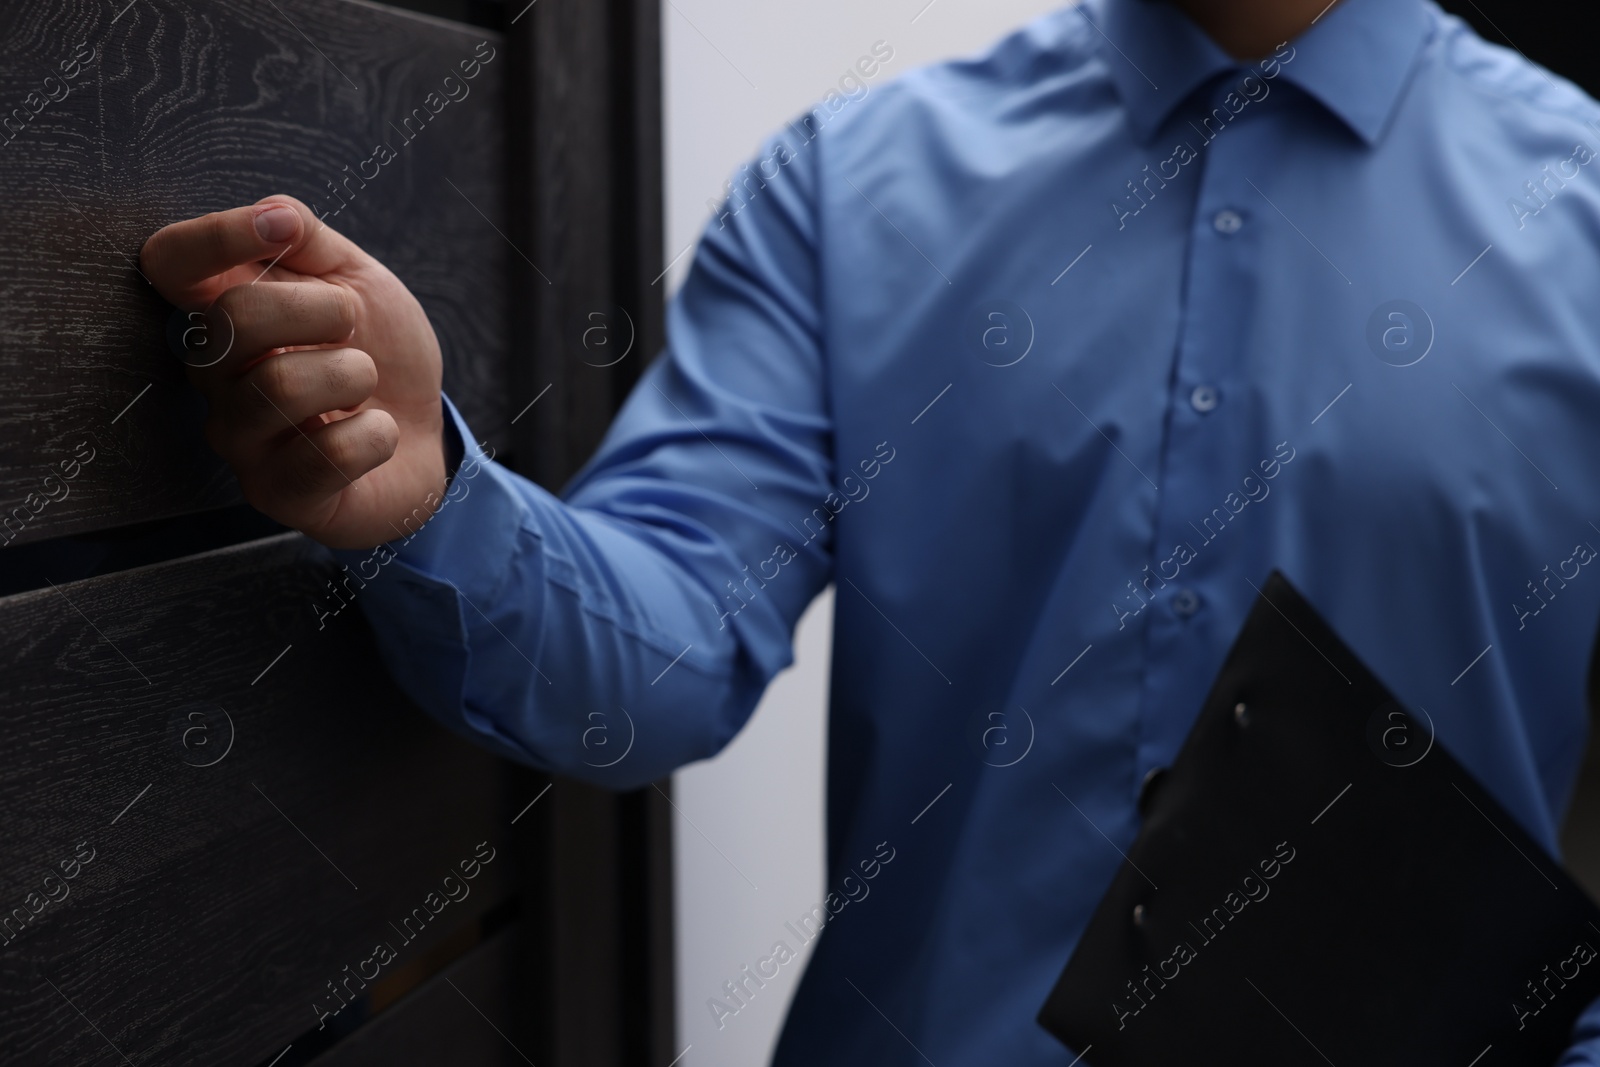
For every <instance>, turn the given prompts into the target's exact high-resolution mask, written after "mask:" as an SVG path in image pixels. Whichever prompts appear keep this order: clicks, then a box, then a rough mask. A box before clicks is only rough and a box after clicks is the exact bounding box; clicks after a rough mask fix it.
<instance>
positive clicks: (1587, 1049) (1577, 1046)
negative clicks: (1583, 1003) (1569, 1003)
mask: <svg viewBox="0 0 1600 1067" xmlns="http://www.w3.org/2000/svg"><path fill="white" fill-rule="evenodd" d="M1556 1067H1600V1000H1595V1001H1592V1002H1591V1003H1590V1004H1589V1006H1588V1007H1587V1008H1585V1009H1584V1010H1583V1014H1582V1015H1580V1016H1578V1021H1577V1022H1576V1023H1574V1024H1573V1027H1572V1045H1571V1046H1570V1047H1569V1048H1568V1049H1567V1051H1566V1054H1565V1055H1563V1056H1562V1057H1561V1060H1560V1062H1559V1063H1557V1065H1556Z"/></svg>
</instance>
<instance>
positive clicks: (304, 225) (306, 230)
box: [139, 196, 355, 308]
mask: <svg viewBox="0 0 1600 1067" xmlns="http://www.w3.org/2000/svg"><path fill="white" fill-rule="evenodd" d="M354 248H355V246H354V245H352V244H350V243H349V242H348V241H346V240H345V239H344V238H343V237H340V236H339V235H338V234H337V233H335V232H334V231H333V230H330V229H328V227H327V226H325V225H323V224H322V223H321V222H320V221H319V220H318V219H317V218H316V216H315V215H314V214H312V212H311V209H310V208H308V207H306V206H305V205H304V204H302V203H301V202H300V201H298V200H296V199H294V198H293V197H290V196H269V197H267V198H265V199H264V200H260V201H258V202H256V203H255V204H252V205H250V206H249V207H239V208H232V209H230V210H228V211H216V212H213V213H211V214H209V215H201V216H200V217H199V218H193V219H185V220H184V221H182V222H175V223H172V224H171V225H169V226H163V227H162V228H161V229H160V230H157V231H156V232H155V233H154V234H153V235H151V237H150V239H149V240H148V241H146V242H145V243H144V247H143V248H141V249H140V250H139V262H140V266H141V267H142V268H143V270H144V274H145V276H146V277H147V278H149V279H150V282H151V284H153V285H154V286H155V287H156V289H157V291H159V292H160V293H161V295H162V296H164V297H166V298H167V299H168V300H169V301H171V302H172V303H174V304H177V305H178V306H179V307H184V308H199V307H204V306H205V305H207V304H209V303H210V302H211V301H212V300H213V299H215V297H216V296H217V295H218V293H219V292H220V291H221V290H222V289H224V288H226V287H227V286H228V285H231V284H236V281H237V280H236V279H235V280H223V279H224V276H225V275H226V274H227V273H228V272H229V271H231V270H233V269H234V268H237V267H241V266H245V265H248V264H257V265H260V267H261V269H262V270H265V268H266V266H267V265H268V264H270V263H274V262H277V263H282V264H283V265H284V266H285V267H286V268H288V269H291V270H297V271H300V272H302V273H306V274H314V275H320V274H325V273H327V272H328V271H329V270H332V269H333V268H334V267H335V266H337V265H338V264H339V263H341V262H343V261H344V260H345V259H347V258H348V256H349V255H350V253H351V251H352V250H353V249H354Z"/></svg>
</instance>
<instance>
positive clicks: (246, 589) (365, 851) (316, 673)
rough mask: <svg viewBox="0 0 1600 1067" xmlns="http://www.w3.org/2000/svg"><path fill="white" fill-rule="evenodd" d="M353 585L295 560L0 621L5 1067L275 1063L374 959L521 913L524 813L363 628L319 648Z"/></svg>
mask: <svg viewBox="0 0 1600 1067" xmlns="http://www.w3.org/2000/svg"><path fill="white" fill-rule="evenodd" d="M335 573H336V569H335V568H334V567H333V565H332V564H331V561H329V560H328V559H327V557H326V554H325V553H324V552H323V551H322V550H321V549H319V548H317V547H316V546H314V545H312V544H311V543H310V542H308V541H306V540H305V539H303V538H301V537H300V536H299V535H297V534H288V535H284V536H282V537H277V538H272V539H268V540H265V541H260V542H255V543H253V544H251V545H246V546H241V547H237V548H230V549H223V550H220V551H218V552H214V553H208V554H206V555H202V556H197V557H193V558H190V559H187V560H184V561H180V562H176V563H170V564H162V565H159V566H155V567H150V568H144V569H141V570H135V571H129V572H126V573H124V574H120V575H114V576H110V577H105V578H95V579H90V580H88V581H84V582H77V583H69V584H66V585H62V586H60V587H59V588H57V589H46V590H41V591H37V592H31V593H24V594H20V595H18V596H14V597H9V598H5V599H3V600H0V632H4V633H5V634H7V635H8V637H9V640H8V647H7V652H6V656H7V660H6V668H5V671H4V674H3V675H0V707H4V708H5V709H6V713H5V714H6V727H7V730H6V755H5V757H4V759H3V760H0V811H3V812H4V813H5V823H6V829H5V833H4V835H3V836H0V921H3V919H4V918H6V917H13V916H14V914H15V913H14V909H16V908H19V907H20V908H22V909H23V916H22V917H23V919H25V920H26V921H25V922H23V923H20V924H19V923H14V924H13V925H12V926H11V927H10V928H8V929H7V930H6V932H5V934H4V935H3V936H0V1062H5V1063H19V1064H32V1063H39V1064H44V1063H49V1064H88V1063H120V1062H123V1061H122V1060H121V1059H120V1056H121V1055H126V1056H127V1057H128V1058H129V1060H131V1061H133V1062H136V1063H152V1062H161V1063H167V1064H196V1065H199V1064H206V1065H217V1064H236V1063H237V1064H252V1063H259V1062H264V1061H265V1060H267V1059H270V1058H271V1057H272V1056H273V1055H275V1054H276V1053H277V1052H278V1051H280V1050H281V1049H283V1048H284V1047H285V1046H286V1045H287V1044H288V1043H289V1042H290V1041H291V1040H293V1039H294V1038H295V1037H296V1036H297V1035H299V1034H302V1033H304V1032H306V1031H308V1030H312V1029H315V1028H316V1026H317V1024H318V1022H319V1018H318V1011H317V1009H316V1008H314V1007H313V1005H314V1004H320V1005H321V1006H322V1010H331V1009H332V1008H333V1007H334V1006H335V1005H336V1004H337V1003H338V1002H337V1001H335V1000H334V999H333V997H332V996H331V995H330V993H329V991H328V988H327V984H326V983H328V982H329V981H330V980H331V981H338V980H340V979H342V978H343V977H344V975H345V972H344V968H345V967H346V966H347V965H348V966H349V967H350V968H351V969H352V970H358V969H360V968H361V967H362V963H361V961H363V960H364V959H369V958H371V957H372V955H373V949H374V946H375V945H376V944H377V943H379V942H384V943H387V944H388V945H389V946H391V949H392V950H393V951H395V952H396V954H397V959H396V960H395V961H393V962H392V965H391V968H390V970H392V968H395V967H403V966H406V965H407V964H408V962H410V961H412V960H414V959H416V957H417V956H418V955H419V954H423V953H426V952H427V951H428V950H429V948H430V946H432V945H434V944H436V943H438V942H439V941H440V940H441V939H443V938H446V937H449V936H450V935H451V932H452V931H453V930H455V929H458V928H459V927H460V926H461V925H462V924H463V923H469V922H474V921H476V920H477V918H478V917H479V916H480V915H481V913H482V912H484V911H485V910H487V909H488V908H490V907H492V906H495V905H498V904H500V903H502V902H503V901H504V900H506V899H507V898H508V897H509V895H510V892H511V890H510V888H509V886H510V881H511V876H512V874H513V870H512V868H513V865H514V861H513V859H512V858H511V857H510V856H509V852H510V849H509V848H508V847H507V846H508V842H509V840H510V835H511V831H510V828H509V827H508V826H506V825H505V815H504V813H505V811H506V810H507V809H510V810H515V808H514V807H512V803H513V801H515V806H516V807H521V806H522V804H524V803H526V800H527V799H531V798H523V797H516V798H511V797H507V796H504V795H502V793H501V789H502V784H501V783H502V782H503V778H502V776H501V775H500V774H499V773H498V768H499V766H500V765H499V763H498V761H496V760H495V759H494V758H493V757H490V756H488V755H487V754H485V753H483V752H482V751H480V750H478V749H476V748H474V747H472V746H471V745H469V744H468V743H467V742H465V741H462V740H458V739H456V738H454V737H453V736H451V735H449V734H448V733H446V732H445V731H443V730H442V729H441V728H440V727H438V726H436V725H435V724H433V723H432V722H431V721H429V720H428V719H427V718H426V717H425V716H423V715H422V713H420V712H418V711H417V710H416V709H415V708H414V707H413V706H412V705H410V704H409V703H408V702H407V701H406V700H405V699H404V698H403V697H402V696H401V695H400V694H399V693H398V692H397V691H396V690H395V688H394V687H393V685H392V683H390V682H389V680H388V679H387V678H386V677H385V676H384V674H383V672H382V670H381V668H380V667H379V666H378V661H377V657H376V654H375V651H374V649H373V647H372V645H371V641H370V636H369V634H368V632H367V630H366V628H365V623H364V620H363V618H362V616H361V614H360V613H359V612H358V611H354V610H352V611H346V612H343V613H341V614H340V615H339V616H337V617H335V618H332V619H330V620H329V621H328V625H327V627H326V628H325V629H321V630H319V629H318V626H317V618H316V613H315V612H314V611H313V610H312V608H311V606H310V605H311V603H312V602H313V601H314V600H315V599H317V598H318V597H319V596H320V595H321V594H322V593H323V592H324V590H325V583H326V582H327V580H328V579H329V578H330V577H332V576H333V575H334V574H335ZM376 580H379V581H393V580H397V579H396V576H394V575H389V574H384V573H382V572H380V575H379V577H378V578H377V579H376ZM285 650H287V651H285ZM280 653H281V654H282V655H281V658H279V657H280ZM196 712H198V713H199V716H200V717H199V718H195V717H193V716H194V713H196ZM196 731H198V732H196ZM230 741H231V749H229V748H228V747H227V746H228V744H229V743H230ZM224 752H226V755H225V756H224V755H223V753H224ZM218 757H222V758H220V759H219V758H218ZM207 763H209V764H211V765H209V766H202V765H200V764H207ZM80 842H86V843H87V848H88V849H92V850H93V852H94V857H93V859H92V861H91V862H89V863H88V864H87V865H85V866H82V867H81V868H80V869H79V871H78V875H77V877H76V878H75V879H73V880H71V881H64V880H63V879H62V874H63V873H65V872H64V871H63V870H62V869H60V864H61V862H62V861H63V860H70V859H71V858H72V857H73V855H74V851H75V850H76V849H78V847H79V844H80ZM480 842H488V845H487V848H489V849H493V850H494V858H493V859H491V860H490V861H489V862H487V863H486V864H482V865H481V866H480V867H479V868H478V869H477V871H476V874H477V877H476V878H475V879H474V880H472V881H471V882H468V883H460V882H458V883H456V884H457V885H460V884H465V885H466V887H467V891H468V892H467V895H465V896H464V897H463V898H462V899H460V900H459V901H455V902H447V901H446V893H447V892H453V893H456V894H458V895H459V894H461V890H460V889H459V888H454V887H451V886H446V885H445V883H444V879H445V877H446V876H447V875H450V874H452V873H453V872H456V870H457V868H458V865H459V864H460V862H461V861H463V860H471V859H473V858H474V855H475V853H478V852H479V851H480V850H479V843H480ZM52 872H56V875H55V879H54V881H52V882H50V883H47V882H46V877H47V876H48V875H50V874H51V873H52ZM63 885H64V886H66V887H67V890H68V893H67V895H66V896H65V898H64V899H61V900H60V901H59V902H46V903H43V905H42V907H40V906H39V904H40V902H41V901H45V900H46V894H53V895H57V896H59V895H61V892H62V891H61V888H60V887H61V886H63ZM34 893H36V894H39V895H38V896H37V897H34V898H32V899H31V900H30V897H29V894H34ZM429 893H438V894H440V895H439V896H438V897H436V898H434V901H431V902H430V900H429V899H428V894H429ZM440 902H442V903H440ZM435 903H438V907H437V909H435V908H434V904H435ZM418 907H422V908H424V909H427V910H428V911H433V910H437V916H436V917H432V918H430V919H429V920H428V921H427V922H426V923H422V922H421V921H419V920H414V923H415V928H414V929H413V928H406V929H405V931H404V933H409V934H413V935H414V936H413V939H412V940H410V941H408V940H406V939H405V938H404V937H403V932H402V930H400V929H397V925H398V926H404V923H405V917H406V916H407V915H408V914H411V913H412V912H413V909H416V908H418ZM392 924H397V925H392ZM380 970H381V969H380ZM380 977H381V974H380ZM402 1003H403V1002H402ZM80 1012H81V1013H82V1014H79V1013H80ZM380 1018H381V1016H380ZM342 1021H344V1020H339V1019H338V1018H337V1017H335V1019H334V1021H333V1022H332V1023H330V1024H329V1025H330V1026H332V1025H335V1024H336V1023H339V1022H342ZM91 1022H92V1024H93V1025H92V1026H91V1025H90V1023H91ZM95 1028H98V1033H97V1032H96V1029H95ZM111 1046H114V1047H115V1048H116V1049H117V1050H119V1055H113V1054H112V1052H111ZM462 1062H470V1061H462Z"/></svg>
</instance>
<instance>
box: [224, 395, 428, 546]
mask: <svg viewBox="0 0 1600 1067" xmlns="http://www.w3.org/2000/svg"><path fill="white" fill-rule="evenodd" d="M399 444H400V427H399V426H398V425H396V423H395V421H394V417H393V416H392V415H390V414H389V413H388V412H387V411H384V410H382V409H381V408H368V409H367V410H366V411H361V412H357V413H356V414H354V415H352V416H350V417H349V418H348V419H339V420H338V421H336V422H330V423H327V424H326V425H324V426H320V427H316V428H314V429H311V430H308V431H304V432H300V433H296V434H295V435H294V436H293V437H292V438H291V439H289V440H288V441H285V442H284V444H283V445H282V446H281V447H280V448H279V449H277V450H276V451H275V452H274V453H272V454H271V455H270V456H269V457H268V458H267V459H266V460H264V461H263V462H262V463H261V464H260V465H259V466H258V467H256V468H255V469H254V470H252V471H251V474H250V476H249V477H248V478H243V479H241V483H242V484H243V486H244V490H245V499H246V500H248V501H249V502H250V503H251V504H252V505H253V506H254V507H255V508H256V509H257V510H260V511H263V512H265V513H266V514H268V515H270V516H272V517H273V518H275V519H277V520H278V521H279V522H283V523H286V524H287V525H290V526H294V527H296V528H300V529H304V528H307V527H312V526H318V525H322V524H323V523H326V522H327V520H328V519H329V518H330V517H331V515H332V512H333V509H334V507H335V506H336V505H337V499H336V498H337V497H338V496H339V494H340V493H342V492H344V491H345V490H347V489H351V488H354V487H355V484H356V481H357V480H358V479H359V478H361V476H362V475H364V474H366V473H367V472H368V471H371V470H373V469H374V468H376V467H378V466H379V465H381V464H383V463H384V462H385V461H387V460H388V459H389V457H390V456H393V455H394V453H395V449H396V448H398V447H399Z"/></svg>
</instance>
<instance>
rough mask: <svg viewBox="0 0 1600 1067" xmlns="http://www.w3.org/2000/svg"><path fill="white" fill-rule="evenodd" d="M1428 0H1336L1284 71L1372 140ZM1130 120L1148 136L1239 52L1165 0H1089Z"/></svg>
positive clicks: (1412, 55) (1395, 98)
mask: <svg viewBox="0 0 1600 1067" xmlns="http://www.w3.org/2000/svg"><path fill="white" fill-rule="evenodd" d="M1429 8H1430V5H1428V4H1427V3H1426V2H1425V0H1339V2H1338V3H1336V4H1334V5H1333V6H1332V7H1331V8H1329V9H1328V10H1327V11H1326V12H1325V13H1324V14H1323V15H1322V16H1321V17H1320V18H1319V19H1318V20H1317V21H1316V23H1314V24H1313V25H1312V26H1311V28H1310V29H1308V30H1306V31H1305V32H1304V33H1302V34H1301V35H1300V36H1299V37H1297V38H1295V40H1294V41H1293V42H1292V43H1291V44H1290V47H1291V48H1292V49H1293V52H1292V53H1286V55H1290V56H1292V58H1290V59H1289V60H1288V61H1287V62H1281V63H1280V65H1279V74H1280V75H1281V76H1282V77H1283V78H1285V79H1287V80H1288V81H1291V82H1293V83H1295V84H1296V85H1297V86H1299V87H1300V88H1301V89H1303V90H1304V91H1305V92H1306V93H1307V94H1309V95H1310V96H1311V97H1312V98H1314V99H1315V100H1317V101H1318V102H1320V103H1321V104H1322V106H1323V107H1325V108H1327V109H1328V110H1329V111H1330V112H1332V113H1333V114H1334V115H1337V116H1338V117H1339V118H1340V119H1341V120H1342V121H1343V122H1344V123H1345V125H1347V126H1349V127H1350V129H1351V130H1353V131H1355V133H1356V134H1357V135H1359V136H1360V137H1361V139H1362V140H1363V141H1365V142H1366V143H1367V144H1369V145H1371V144H1373V143H1375V142H1376V141H1377V140H1378V138H1379V137H1380V136H1381V135H1382V133H1383V130H1384V127H1385V126H1386V125H1387V124H1388V121H1389V116H1390V115H1392V114H1393V113H1394V109H1395V106H1396V105H1397V104H1398V103H1399V100H1400V95H1401V93H1402V92H1403V91H1404V89H1405V86H1406V82H1407V81H1408V79H1409V78H1410V75H1411V70H1412V68H1413V67H1414V66H1415V63H1416V58H1417V54H1418V53H1419V52H1420V51H1421V50H1422V45H1423V43H1424V42H1425V41H1426V40H1427V39H1428V36H1429V35H1430V33H1431V32H1432V28H1433V20H1432V18H1431V17H1430V13H1429ZM1080 9H1081V11H1082V13H1083V15H1084V17H1085V18H1086V19H1087V20H1088V21H1089V23H1090V25H1091V26H1092V27H1093V29H1094V35H1095V36H1096V37H1097V38H1098V39H1099V42H1100V47H1101V51H1102V52H1103V53H1104V55H1105V57H1106V65H1107V67H1108V68H1109V70H1110V73H1111V79H1112V81H1113V82H1114V83H1115V85H1116V88H1117V92H1118V94H1119V95H1120V96H1121V97H1122V100H1123V103H1124V105H1125V106H1126V108H1127V111H1128V120H1129V122H1130V123H1131V124H1132V126H1133V129H1134V132H1135V134H1136V135H1137V136H1138V138H1139V139H1140V140H1141V141H1145V142H1148V141H1149V140H1150V139H1151V138H1152V137H1154V136H1155V133H1156V131H1157V129H1159V128H1160V126H1161V124H1162V123H1163V122H1164V121H1166V119H1167V117H1168V116H1169V115H1171V113H1172V111H1173V109H1174V108H1176V107H1177V106H1178V105H1179V104H1181V103H1182V102H1183V101H1184V100H1185V99H1187V98H1188V96H1189V95H1190V94H1191V93H1193V92H1194V91H1195V89H1197V88H1199V87H1200V85H1202V84H1203V83H1205V82H1206V81H1207V80H1209V79H1210V78H1212V77H1214V76H1216V75H1218V74H1222V73H1224V72H1227V71H1232V70H1243V69H1245V67H1247V66H1248V64H1242V63H1239V62H1238V61H1236V60H1234V59H1233V58H1232V57H1231V56H1229V55H1228V54H1227V53H1226V52H1224V51H1223V50H1222V49H1221V48H1219V47H1218V46H1217V45H1216V44H1215V43H1214V42H1213V41H1212V40H1211V38H1209V37H1207V36H1206V35H1205V33H1204V32H1203V31H1202V30H1201V29H1200V28H1199V27H1198V26H1196V25H1195V24H1194V23H1193V22H1192V21H1190V19H1189V17H1188V16H1187V15H1185V14H1183V12H1181V11H1179V10H1178V9H1177V8H1175V7H1173V6H1172V5H1171V4H1170V3H1168V2H1166V0H1082V3H1081V4H1080Z"/></svg>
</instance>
